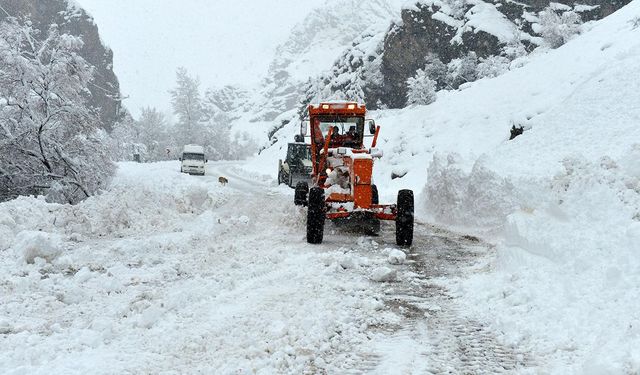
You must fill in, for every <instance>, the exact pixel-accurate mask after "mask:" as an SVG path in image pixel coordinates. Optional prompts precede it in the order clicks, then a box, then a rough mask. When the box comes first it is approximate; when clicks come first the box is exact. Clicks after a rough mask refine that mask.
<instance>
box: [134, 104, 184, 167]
mask: <svg viewBox="0 0 640 375" xmlns="http://www.w3.org/2000/svg"><path fill="white" fill-rule="evenodd" d="M136 127H137V129H138V133H139V141H140V143H142V144H144V145H145V148H146V152H147V155H146V159H147V160H149V161H158V160H165V159H166V158H167V153H166V150H167V148H168V149H169V150H170V151H171V149H175V148H176V145H175V143H174V142H173V139H172V138H173V137H171V136H170V128H169V124H168V122H167V118H166V116H165V115H164V113H162V112H160V111H158V110H157V109H155V108H152V107H145V108H142V110H141V113H140V118H139V119H138V121H136Z"/></svg>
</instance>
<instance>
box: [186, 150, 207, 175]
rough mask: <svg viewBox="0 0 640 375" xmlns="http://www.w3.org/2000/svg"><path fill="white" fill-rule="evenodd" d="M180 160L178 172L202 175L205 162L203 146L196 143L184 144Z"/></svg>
mask: <svg viewBox="0 0 640 375" xmlns="http://www.w3.org/2000/svg"><path fill="white" fill-rule="evenodd" d="M180 161H181V162H182V164H181V166H180V172H182V173H189V174H197V175H200V176H204V170H205V163H206V162H207V159H205V157H204V148H203V147H202V146H198V145H185V146H184V149H183V150H182V156H181V157H180Z"/></svg>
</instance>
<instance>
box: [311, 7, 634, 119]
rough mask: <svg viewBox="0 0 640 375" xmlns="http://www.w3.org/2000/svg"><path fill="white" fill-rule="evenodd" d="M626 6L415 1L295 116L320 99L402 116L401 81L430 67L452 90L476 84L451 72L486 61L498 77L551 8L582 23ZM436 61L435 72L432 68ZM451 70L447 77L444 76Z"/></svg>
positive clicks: (323, 81) (328, 76) (532, 42)
mask: <svg viewBox="0 0 640 375" xmlns="http://www.w3.org/2000/svg"><path fill="white" fill-rule="evenodd" d="M629 2H630V0H604V1H603V0H582V1H579V2H575V1H574V0H559V1H553V2H552V1H549V0H523V1H512V0H419V1H416V2H415V4H414V5H412V6H410V7H405V8H404V9H403V10H402V12H401V14H400V20H398V21H396V22H394V23H392V24H391V25H390V26H389V27H388V28H387V30H385V31H383V32H379V33H378V34H375V33H373V34H372V33H371V32H365V33H363V34H361V36H360V37H358V38H356V39H355V40H354V42H353V45H352V47H351V48H350V49H348V50H347V51H345V52H344V53H343V54H342V56H341V57H340V58H339V59H338V60H337V61H336V62H335V63H334V66H333V68H332V69H331V70H329V71H327V72H325V73H323V74H321V75H320V76H318V77H316V78H314V79H311V80H310V81H309V83H308V85H307V87H306V88H305V94H304V95H303V97H302V99H301V102H302V106H301V108H304V107H305V105H306V104H307V103H308V102H310V101H313V100H317V99H318V98H321V99H347V100H361V101H364V102H366V103H367V107H368V108H370V109H376V108H380V107H388V108H402V107H404V106H405V105H406V102H407V101H406V96H407V79H408V78H410V77H413V76H414V75H415V74H416V71H417V70H418V69H425V68H426V65H427V63H430V64H432V65H431V69H440V77H441V78H442V79H436V78H434V79H436V80H437V85H438V88H439V89H442V88H449V89H455V88H457V87H458V86H459V85H460V84H462V83H464V82H467V81H469V80H474V79H476V78H481V77H469V76H465V75H460V73H461V72H464V69H460V68H458V69H459V71H457V72H456V71H455V69H456V68H455V67H456V66H458V67H461V66H462V65H461V64H467V68H468V69H471V70H475V69H474V68H473V66H474V65H475V64H478V63H480V62H482V61H490V62H493V63H494V64H495V63H496V62H499V63H502V64H503V66H502V67H497V66H494V70H504V69H507V68H508V63H509V61H511V60H513V59H515V58H517V57H520V56H523V55H526V54H527V53H528V52H530V51H532V50H533V49H534V48H536V47H537V46H538V45H540V44H542V43H543V38H542V36H541V34H540V33H539V32H540V27H539V25H538V22H539V15H540V12H541V11H543V10H544V9H545V8H547V7H551V8H552V9H554V10H555V11H556V12H557V13H559V14H562V13H564V12H567V11H572V12H574V13H577V14H578V15H579V16H580V19H581V20H582V21H583V22H588V21H593V20H598V19H601V18H603V17H606V16H608V15H609V14H611V13H613V12H614V11H616V10H618V9H620V8H621V7H623V6H624V5H626V4H628V3H629ZM434 60H436V62H437V64H440V65H439V66H438V65H437V64H436V65H433V64H434V63H433V61H434ZM450 63H451V65H447V64H450ZM469 64H470V65H469ZM434 66H435V68H434ZM505 66H506V67H505ZM452 67H453V69H454V70H453V72H452V71H448V70H451V69H452ZM485 71H486V70H485ZM447 74H448V77H447V76H446V75H447ZM474 74H475V72H473V74H472V76H473V75H474ZM484 76H487V75H484ZM456 77H460V78H456ZM300 113H301V114H302V110H301V111H300Z"/></svg>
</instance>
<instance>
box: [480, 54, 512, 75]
mask: <svg viewBox="0 0 640 375" xmlns="http://www.w3.org/2000/svg"><path fill="white" fill-rule="evenodd" d="M510 62H511V61H510V60H509V59H508V58H506V57H503V56H489V57H487V58H481V59H480V62H479V63H478V67H477V77H478V79H480V78H485V77H488V78H494V77H497V76H499V75H502V74H504V73H506V72H507V71H508V70H509V64H510Z"/></svg>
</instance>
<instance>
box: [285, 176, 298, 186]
mask: <svg viewBox="0 0 640 375" xmlns="http://www.w3.org/2000/svg"><path fill="white" fill-rule="evenodd" d="M287 185H289V187H293V173H289V179H288V181H287ZM296 185H297V184H296Z"/></svg>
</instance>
